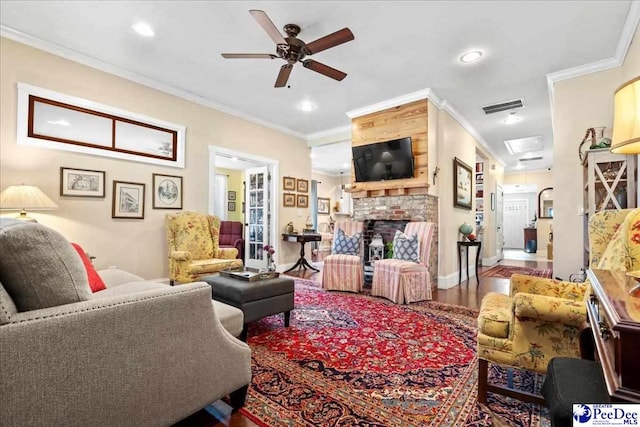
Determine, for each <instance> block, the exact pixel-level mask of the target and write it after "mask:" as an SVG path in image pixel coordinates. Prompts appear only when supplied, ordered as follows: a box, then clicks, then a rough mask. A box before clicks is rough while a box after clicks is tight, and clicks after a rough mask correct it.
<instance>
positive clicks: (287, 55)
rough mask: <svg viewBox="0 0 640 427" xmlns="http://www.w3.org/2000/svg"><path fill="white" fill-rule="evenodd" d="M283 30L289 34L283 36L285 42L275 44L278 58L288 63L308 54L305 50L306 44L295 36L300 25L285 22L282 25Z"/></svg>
mask: <svg viewBox="0 0 640 427" xmlns="http://www.w3.org/2000/svg"><path fill="white" fill-rule="evenodd" d="M292 27H293V28H292ZM284 30H285V32H286V33H287V34H288V35H289V37H286V38H285V40H286V42H287V44H281V43H280V44H277V45H276V53H277V54H278V56H279V57H280V58H282V59H284V60H286V61H287V62H289V64H295V63H296V62H298V61H300V60H301V59H302V58H304V57H305V56H306V55H307V54H308V52H307V51H306V46H307V45H306V43H305V42H303V41H302V40H300V39H299V38H297V37H296V35H297V34H298V33H299V32H300V27H298V26H297V25H295V24H287V25H285V26H284Z"/></svg>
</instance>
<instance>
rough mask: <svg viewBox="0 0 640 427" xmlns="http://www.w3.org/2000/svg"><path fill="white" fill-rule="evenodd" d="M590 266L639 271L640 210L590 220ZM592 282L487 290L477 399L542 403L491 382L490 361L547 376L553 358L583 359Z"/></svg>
mask: <svg viewBox="0 0 640 427" xmlns="http://www.w3.org/2000/svg"><path fill="white" fill-rule="evenodd" d="M589 245H590V251H589V259H590V263H589V266H590V267H591V268H603V269H609V270H626V271H630V270H639V269H640V209H633V210H632V209H625V210H622V211H603V212H598V213H596V214H594V215H593V216H592V217H591V219H590V221H589ZM589 293H590V290H589V283H588V282H586V283H573V282H566V281H560V280H553V279H544V278H539V277H533V276H527V275H522V274H514V275H513V276H511V283H510V292H509V295H504V294H499V293H495V292H489V293H488V294H486V295H485V297H484V298H483V299H482V304H481V307H480V314H479V316H478V342H477V350H478V360H479V363H478V401H479V402H481V403H486V402H487V392H488V391H491V392H494V393H499V394H503V395H506V396H511V397H515V398H518V399H520V400H523V401H528V402H535V403H540V404H543V403H544V400H543V399H542V397H541V396H537V395H533V394H528V393H521V392H518V391H515V390H512V389H507V388H505V387H500V386H497V385H494V384H489V382H488V379H487V376H488V363H489V362H492V363H498V364H502V365H509V366H515V367H518V368H524V369H529V370H532V371H536V372H540V373H546V372H547V365H548V363H549V361H550V360H551V359H552V358H554V357H559V356H564V357H580V345H579V334H580V331H581V330H582V328H583V327H584V326H585V325H586V299H587V298H588V297H589Z"/></svg>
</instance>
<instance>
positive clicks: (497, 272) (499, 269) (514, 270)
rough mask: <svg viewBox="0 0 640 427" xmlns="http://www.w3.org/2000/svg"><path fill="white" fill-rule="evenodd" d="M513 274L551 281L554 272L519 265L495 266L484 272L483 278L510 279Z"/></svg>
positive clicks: (547, 269)
mask: <svg viewBox="0 0 640 427" xmlns="http://www.w3.org/2000/svg"><path fill="white" fill-rule="evenodd" d="M513 274H527V275H529V276H534V277H542V278H546V279H551V278H552V276H553V271H552V270H551V269H549V268H531V267H522V266H517V265H494V266H493V267H491V268H490V269H488V270H486V271H483V272H482V273H481V276H482V277H497V278H501V279H508V278H510V277H511V276H512V275H513Z"/></svg>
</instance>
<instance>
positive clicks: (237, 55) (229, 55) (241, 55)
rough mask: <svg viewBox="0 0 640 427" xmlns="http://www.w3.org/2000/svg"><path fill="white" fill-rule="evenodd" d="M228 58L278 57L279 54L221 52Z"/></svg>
mask: <svg viewBox="0 0 640 427" xmlns="http://www.w3.org/2000/svg"><path fill="white" fill-rule="evenodd" d="M221 55H222V57H223V58H227V59H276V58H277V56H276V55H273V54H271V53H221Z"/></svg>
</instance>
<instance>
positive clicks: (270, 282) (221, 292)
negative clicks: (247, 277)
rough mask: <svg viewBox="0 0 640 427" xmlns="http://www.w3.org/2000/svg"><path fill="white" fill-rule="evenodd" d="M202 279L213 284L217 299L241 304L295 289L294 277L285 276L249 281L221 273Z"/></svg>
mask: <svg viewBox="0 0 640 427" xmlns="http://www.w3.org/2000/svg"><path fill="white" fill-rule="evenodd" d="M200 280H201V281H203V282H207V283H208V284H209V285H211V295H212V296H213V297H214V298H215V299H223V300H227V301H233V302H237V303H240V304H244V303H247V302H250V301H256V300H261V299H265V298H269V297H274V296H277V295H284V294H289V293H292V292H293V291H294V282H293V279H288V278H284V277H276V278H274V279H267V280H257V281H255V282H249V281H244V280H239V279H232V278H230V277H224V276H220V275H211V276H205V277H203V278H201V279H200Z"/></svg>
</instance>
